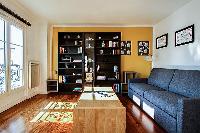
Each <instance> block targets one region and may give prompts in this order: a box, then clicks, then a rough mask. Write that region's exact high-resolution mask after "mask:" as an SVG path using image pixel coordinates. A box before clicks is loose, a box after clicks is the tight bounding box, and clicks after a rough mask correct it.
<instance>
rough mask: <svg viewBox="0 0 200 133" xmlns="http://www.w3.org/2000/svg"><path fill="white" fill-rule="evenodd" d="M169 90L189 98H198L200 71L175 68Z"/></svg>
mask: <svg viewBox="0 0 200 133" xmlns="http://www.w3.org/2000/svg"><path fill="white" fill-rule="evenodd" d="M169 91H171V92H174V93H177V94H180V95H183V96H186V97H190V98H200V71H197V70H176V71H175V73H174V76H173V78H172V81H171V83H170V85H169Z"/></svg>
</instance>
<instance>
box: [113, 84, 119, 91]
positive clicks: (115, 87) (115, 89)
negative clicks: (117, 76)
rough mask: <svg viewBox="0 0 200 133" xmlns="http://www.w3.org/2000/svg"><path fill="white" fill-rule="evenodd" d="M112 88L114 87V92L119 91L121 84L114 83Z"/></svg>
mask: <svg viewBox="0 0 200 133" xmlns="http://www.w3.org/2000/svg"><path fill="white" fill-rule="evenodd" d="M112 88H113V91H114V92H116V93H119V90H120V85H119V84H113V86H112Z"/></svg>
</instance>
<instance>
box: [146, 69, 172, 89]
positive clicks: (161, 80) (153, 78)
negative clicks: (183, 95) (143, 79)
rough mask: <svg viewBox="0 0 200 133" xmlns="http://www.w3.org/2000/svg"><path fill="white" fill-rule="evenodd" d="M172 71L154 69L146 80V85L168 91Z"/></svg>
mask: <svg viewBox="0 0 200 133" xmlns="http://www.w3.org/2000/svg"><path fill="white" fill-rule="evenodd" d="M174 71H175V70H174V69H164V68H154V69H152V71H151V74H150V76H149V78H148V84H151V85H153V86H157V87H160V88H163V89H165V90H168V88H169V84H170V82H171V80H172V77H173V74H174Z"/></svg>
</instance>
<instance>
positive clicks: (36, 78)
mask: <svg viewBox="0 0 200 133" xmlns="http://www.w3.org/2000/svg"><path fill="white" fill-rule="evenodd" d="M28 77H29V88H36V87H39V85H40V63H39V62H37V61H30V62H29V76H28Z"/></svg>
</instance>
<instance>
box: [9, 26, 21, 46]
mask: <svg viewBox="0 0 200 133" xmlns="http://www.w3.org/2000/svg"><path fill="white" fill-rule="evenodd" d="M10 30H11V31H10V43H12V44H17V45H20V46H23V31H22V30H21V29H19V28H17V27H15V26H13V25H11V26H10Z"/></svg>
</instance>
